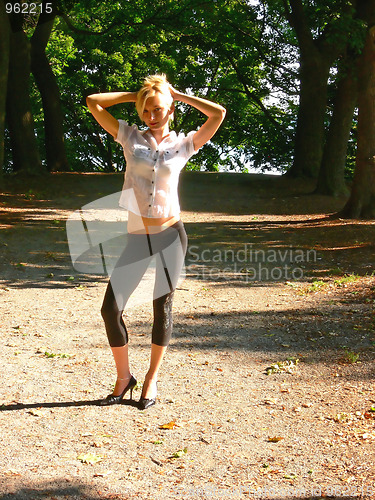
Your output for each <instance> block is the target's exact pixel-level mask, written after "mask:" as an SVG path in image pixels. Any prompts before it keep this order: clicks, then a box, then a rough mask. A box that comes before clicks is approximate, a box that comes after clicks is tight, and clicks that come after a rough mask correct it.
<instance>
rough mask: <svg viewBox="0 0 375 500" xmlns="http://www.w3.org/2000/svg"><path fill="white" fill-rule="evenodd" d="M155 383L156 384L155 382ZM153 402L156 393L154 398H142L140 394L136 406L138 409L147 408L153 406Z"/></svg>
mask: <svg viewBox="0 0 375 500" xmlns="http://www.w3.org/2000/svg"><path fill="white" fill-rule="evenodd" d="M155 385H156V386H157V382H156V384H155ZM155 403H156V394H155V397H154V398H144V397H143V396H141V397H140V399H139V401H138V407H139V409H140V410H147V408H150V406H153V405H154V404H155Z"/></svg>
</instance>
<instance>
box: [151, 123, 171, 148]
mask: <svg viewBox="0 0 375 500" xmlns="http://www.w3.org/2000/svg"><path fill="white" fill-rule="evenodd" d="M149 130H150V132H151V134H152V135H153V136H154V138H155V141H156V142H157V143H158V144H160V143H161V142H162V141H163V139H165V138H166V137H168V135H169V126H168V125H166V126H165V127H163V128H160V129H157V130H151V129H149Z"/></svg>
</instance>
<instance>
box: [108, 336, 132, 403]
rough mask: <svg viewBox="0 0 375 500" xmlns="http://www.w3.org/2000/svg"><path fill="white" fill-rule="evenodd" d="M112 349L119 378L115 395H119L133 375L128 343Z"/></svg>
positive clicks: (114, 391)
mask: <svg viewBox="0 0 375 500" xmlns="http://www.w3.org/2000/svg"><path fill="white" fill-rule="evenodd" d="M111 350H112V354H113V358H114V360H115V364H116V370H117V380H116V385H115V388H114V390H113V395H114V396H118V395H119V394H121V393H122V391H123V390H124V389H125V387H126V386H127V385H128V382H129V380H130V378H131V376H132V375H131V373H130V368H129V354H128V344H126V345H124V346H121V347H111Z"/></svg>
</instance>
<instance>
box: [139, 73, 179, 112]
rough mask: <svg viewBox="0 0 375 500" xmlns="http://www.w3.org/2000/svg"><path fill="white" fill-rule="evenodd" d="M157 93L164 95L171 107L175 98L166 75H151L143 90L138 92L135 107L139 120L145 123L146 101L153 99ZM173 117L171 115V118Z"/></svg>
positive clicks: (146, 79)
mask: <svg viewBox="0 0 375 500" xmlns="http://www.w3.org/2000/svg"><path fill="white" fill-rule="evenodd" d="M157 92H160V94H163V95H164V96H165V97H166V98H167V102H168V103H169V105H170V106H172V104H173V97H172V95H171V91H170V90H169V82H168V80H167V77H166V75H164V73H163V74H161V75H150V76H148V77H147V78H145V80H144V82H143V85H142V87H141V89H140V90H139V91H138V92H137V100H136V103H135V107H136V109H137V113H138V116H139V118H140V119H141V120H142V121H143V111H144V109H145V105H146V101H147V99H148V98H149V97H153V96H154V95H155V94H156V93H157ZM172 118H173V115H171V118H170V119H172Z"/></svg>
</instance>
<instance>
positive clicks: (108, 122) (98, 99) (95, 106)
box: [86, 92, 137, 138]
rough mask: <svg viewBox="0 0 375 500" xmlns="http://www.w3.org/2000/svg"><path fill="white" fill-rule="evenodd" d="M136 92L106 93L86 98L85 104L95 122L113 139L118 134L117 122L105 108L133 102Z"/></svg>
mask: <svg viewBox="0 0 375 500" xmlns="http://www.w3.org/2000/svg"><path fill="white" fill-rule="evenodd" d="M136 99H137V93H136V92H106V93H104V94H91V95H89V96H87V97H86V104H87V107H88V108H89V110H90V112H91V113H92V115H93V117H94V118H95V120H96V121H97V122H98V123H99V125H101V126H102V127H103V128H104V130H106V131H107V132H108V133H109V134H111V135H112V136H113V137H114V138H116V137H117V133H118V120H117V119H116V118H115V117H114V116H112V115H111V113H109V112H108V111H107V110H106V108H108V107H109V106H114V105H115V104H120V103H122V102H135V101H136Z"/></svg>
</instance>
